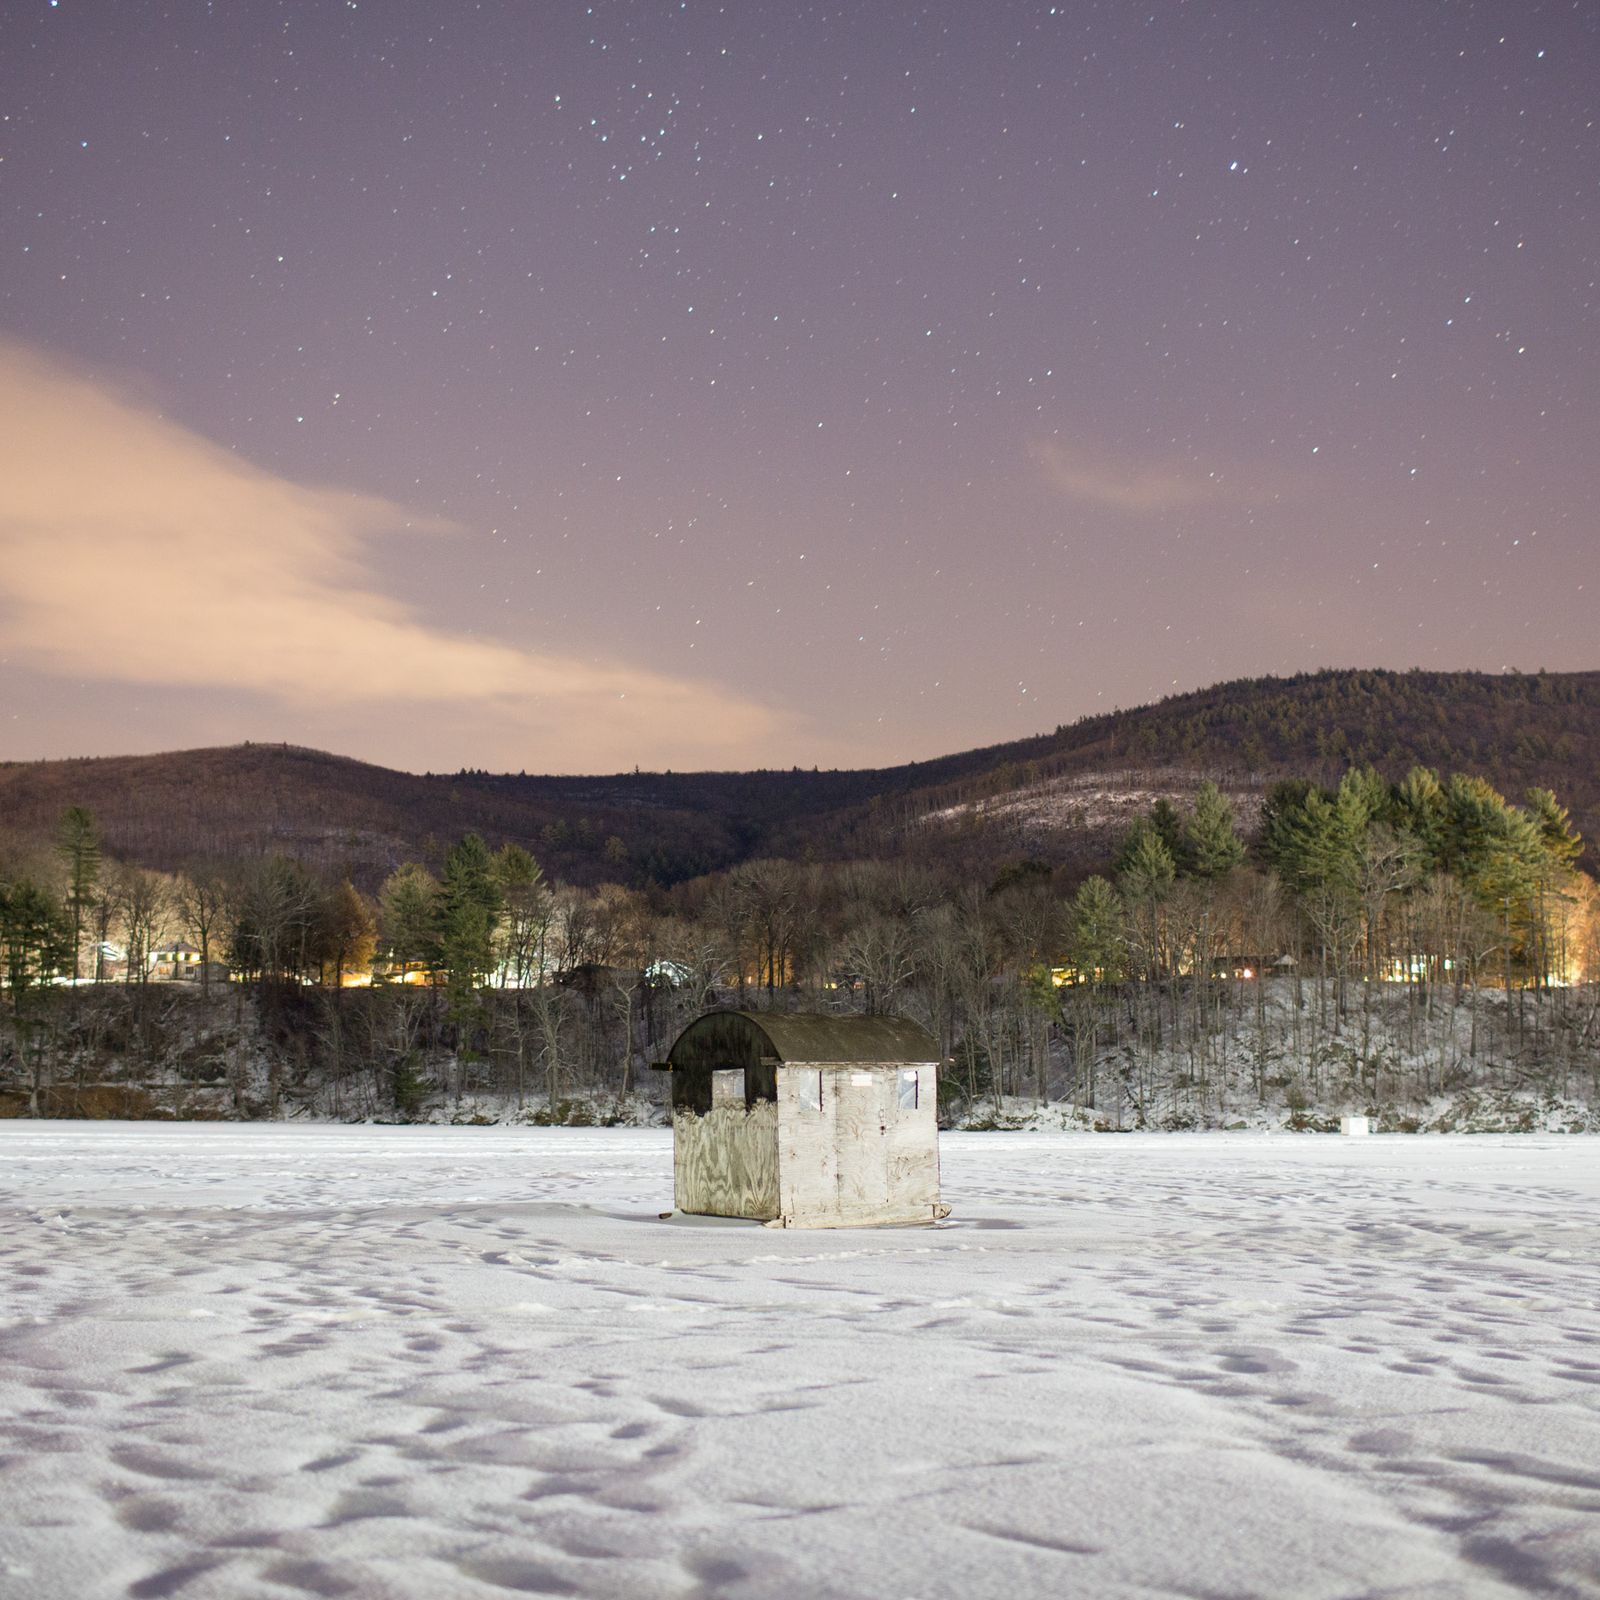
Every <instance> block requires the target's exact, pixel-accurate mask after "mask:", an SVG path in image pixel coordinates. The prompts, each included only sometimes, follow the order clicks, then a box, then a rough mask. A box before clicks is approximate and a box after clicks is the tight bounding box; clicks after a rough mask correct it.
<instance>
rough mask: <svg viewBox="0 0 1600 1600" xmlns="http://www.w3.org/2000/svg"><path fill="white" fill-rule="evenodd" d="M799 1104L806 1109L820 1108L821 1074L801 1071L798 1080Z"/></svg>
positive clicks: (815, 1109) (818, 1109)
mask: <svg viewBox="0 0 1600 1600" xmlns="http://www.w3.org/2000/svg"><path fill="white" fill-rule="evenodd" d="M799 1090H800V1104H801V1106H802V1107H803V1108H804V1109H805V1110H807V1111H820V1110H821V1109H822V1074H821V1073H820V1072H802V1073H801V1074H800V1082H799Z"/></svg>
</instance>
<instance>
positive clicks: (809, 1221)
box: [761, 1205, 950, 1228]
mask: <svg viewBox="0 0 1600 1600" xmlns="http://www.w3.org/2000/svg"><path fill="white" fill-rule="evenodd" d="M949 1215H950V1207H949V1206H945V1205H936V1206H930V1207H929V1208H928V1209H927V1210H926V1211H918V1212H915V1213H910V1214H907V1215H906V1216H902V1217H877V1216H874V1217H774V1218H773V1219H772V1220H771V1221H770V1222H763V1223H762V1224H761V1226H762V1227H763V1228H929V1227H932V1226H933V1224H934V1223H936V1222H942V1221H944V1219H945V1218H946V1217H948V1216H949Z"/></svg>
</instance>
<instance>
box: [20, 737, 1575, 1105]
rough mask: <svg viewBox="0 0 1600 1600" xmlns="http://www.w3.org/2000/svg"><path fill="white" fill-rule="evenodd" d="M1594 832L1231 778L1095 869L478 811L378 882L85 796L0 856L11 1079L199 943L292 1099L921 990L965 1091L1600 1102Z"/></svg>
mask: <svg viewBox="0 0 1600 1600" xmlns="http://www.w3.org/2000/svg"><path fill="white" fill-rule="evenodd" d="M1581 850H1582V841H1581V839H1580V838H1579V836H1578V833H1577V831H1576V829H1575V828H1574V827H1573V825H1572V822H1571V820H1570V818H1569V816H1568V814H1567V812H1566V810H1565V809H1564V808H1563V806H1562V805H1561V803H1560V802H1559V801H1558V800H1557V798H1556V797H1555V796H1554V795H1553V794H1551V793H1550V792H1549V791H1547V790H1542V789H1537V790H1533V791H1530V792H1529V793H1528V795H1527V796H1526V797H1525V799H1524V802H1523V803H1522V804H1512V803H1510V802H1508V801H1507V800H1506V799H1505V798H1504V797H1503V796H1502V795H1500V794H1499V793H1498V792H1497V791H1496V790H1495V789H1494V788H1492V787H1491V786H1490V785H1489V784H1488V783H1486V782H1485V781H1483V780H1482V779H1480V778H1474V777H1463V776H1457V777H1452V778H1450V779H1448V780H1447V781H1441V780H1440V779H1439V778H1438V777H1437V776H1436V775H1435V774H1434V773H1433V772H1431V771H1429V770H1427V769H1423V768H1416V769H1413V770H1412V771H1411V772H1410V773H1409V774H1408V775H1407V776H1406V777H1405V778H1404V779H1403V780H1402V781H1400V782H1398V783H1393V784H1391V783H1386V782H1385V781H1383V780H1382V779H1381V778H1379V777H1378V776H1377V774H1376V773H1374V772H1373V771H1372V770H1371V769H1370V768H1352V769H1350V770H1348V771H1347V772H1346V773H1345V774H1344V776H1343V777H1342V779H1340V781H1338V782H1337V783H1335V784H1333V785H1331V786H1328V787H1322V786H1318V785H1315V784H1312V783H1309V782H1303V781H1301V782H1290V783H1281V784H1279V785H1278V786H1277V787H1276V788H1274V789H1273V790H1272V792H1271V794H1270V795H1269V797H1268V800H1267V803H1266V807H1265V811H1264V814H1263V823H1262V828H1261V832H1260V835H1259V837H1258V838H1257V839H1256V840H1255V841H1254V842H1253V844H1250V843H1247V841H1246V840H1245V839H1244V838H1243V837H1242V836H1241V833H1240V830H1239V828H1238V825H1237V822H1236V819H1235V817H1234V815H1233V812H1232V808H1231V805H1230V803H1229V801H1228V800H1227V798H1226V797H1225V796H1224V795H1223V794H1222V793H1221V792H1220V791H1219V790H1218V789H1217V787H1216V786H1215V785H1214V784H1209V783H1207V784H1203V785H1202V786H1201V787H1200V788H1199V790H1198V791H1197V792H1196V793H1195V794H1194V795H1193V797H1192V800H1190V801H1189V802H1188V803H1186V804H1185V805H1183V806H1182V807H1181V808H1180V807H1179V806H1178V805H1174V804H1173V803H1172V802H1171V801H1169V800H1161V801H1158V802H1157V803H1156V804H1155V805H1154V807H1153V808H1152V810H1151V811H1150V813H1149V814H1148V815H1147V816H1145V817H1142V818H1140V819H1139V821H1138V822H1137V823H1136V824H1135V825H1134V826H1133V827H1132V829H1131V830H1129V832H1128V834H1127V836H1126V837H1125V838H1124V839H1123V840H1122V841H1121V843H1120V846H1119V848H1118V850H1117V851H1116V853H1115V856H1114V858H1113V859H1111V860H1110V861H1108V862H1106V863H1105V864H1104V870H1102V871H1101V872H1099V873H1097V874H1093V875H1091V876H1088V877H1083V876H1082V875H1081V873H1074V872H1073V871H1072V870H1070V869H1068V868H1066V867H1064V866H1062V865H1061V864H1060V863H1059V862H1056V861H1050V860H1045V859H1037V858H1029V857H1022V858H1018V859H1015V860H1013V861H1011V862H1009V863H1006V864H1005V865H1004V866H1003V867H1002V868H1001V869H1000V870H998V871H992V872H991V871H988V870H985V871H984V872H983V874H982V876H981V877H980V876H977V875H975V874H973V873H972V872H970V871H969V872H963V871H962V870H960V869H959V868H957V867H954V866H951V865H949V864H940V863H930V862H914V861H907V860H893V861H875V860H864V861H855V862H844V863H814V862H813V863H808V862H802V861H794V860H788V859H775V858H774V859H762V860H754V861H748V862H745V863H742V864H741V865H739V866H736V867H734V868H732V869H731V870H728V871H726V872H721V873H715V874H710V875H705V876H702V877H699V878H697V879H695V880H693V881H690V882H686V883H681V884H678V885H676V886H674V887H672V888H670V889H668V888H661V887H627V886H624V885H622V884H609V885H602V886H600V887H599V888H592V889H591V888H583V887H578V886H574V885H570V884H560V883H555V882H552V881H550V880H549V879H548V878H547V877H546V876H545V874H544V872H543V871H541V868H540V865H539V863H538V862H537V861H536V860H535V858H534V857H533V856H532V855H531V854H530V853H529V852H528V851H526V850H525V849H523V848H521V847H520V846H518V845H516V844H505V845H503V846H502V847H501V848H499V849H497V850H492V849H490V848H489V847H488V846H487V845H486V844H485V843H484V841H483V840H482V839H481V838H479V837H478V836H477V835H475V834H469V835H467V836H465V837H463V838H461V839H459V840H458V841H457V842H456V843H455V844H454V845H452V846H451V847H450V848H449V849H448V850H447V851H445V852H443V854H442V857H441V858H440V859H439V860H437V861H436V863H434V866H433V867H430V866H428V865H426V864H424V863H421V862H408V863H406V864H404V865H402V866H401V867H399V868H398V869H397V870H395V871H394V872H392V873H391V874H390V875H389V877H388V878H387V880H386V881H385V882H384V883H383V884H382V886H381V889H380V890H379V892H378V893H377V894H376V895H370V896H369V895H368V894H366V893H363V892H362V890H361V889H359V888H358V887H357V886H356V885H355V884H354V883H353V882H351V881H350V879H349V878H347V877H344V876H342V875H337V874H335V875H323V874H319V873H317V872H315V871H313V870H312V869H310V868H308V867H307V866H305V865H304V864H302V863H300V862H298V861H296V860H294V859H292V858H289V857H284V856H271V855H267V856H255V857H252V858H247V859H239V860H224V861H216V860H211V861H202V862H195V863H193V864H191V866H190V867H189V868H188V869H187V870H185V871H183V872H180V873H173V874H163V873H157V872H153V871H150V870H147V869H144V868H140V867H136V866H130V865H128V864H127V863H121V862H116V861H113V860H111V859H110V858H109V857H107V856H106V855H105V853H104V852H103V850H102V849H101V845H100V841H99V836H98V830H97V828H96V826H95V820H94V818H93V817H92V816H91V815H90V814H89V813H88V812H87V811H86V810H84V809H83V808H79V807H74V808H69V809H68V810H67V811H66V812H65V813H64V814H63V815H62V817H61V819H60V823H59V826H58V828H57V831H56V835H55V839H54V842H53V846H52V848H51V849H49V850H45V851H38V850H36V851H33V852H31V853H30V852H27V851H18V850H12V851H11V853H10V854H9V855H8V856H6V857H4V858H3V859H0V953H3V956H4V981H5V984H6V988H7V998H8V1001H9V1004H8V1007H7V1014H8V1023H7V1027H8V1034H7V1037H6V1038H5V1040H4V1041H3V1042H0V1074H9V1075H10V1076H11V1078H12V1079H13V1080H15V1081H20V1082H23V1083H25V1084H27V1085H28V1087H29V1093H30V1103H32V1104H34V1105H38V1104H39V1103H40V1101H39V1095H40V1092H41V1090H42V1089H44V1088H46V1087H48V1084H49V1083H50V1081H51V1080H52V1075H60V1074H63V1073H65V1074H70V1075H75V1076H76V1078H77V1079H78V1080H80V1081H81V1080H83V1079H84V1074H85V1072H86V1071H87V1070H88V1069H87V1068H86V1067H85V1064H84V1061H83V1059H82V1052H83V1050H84V1049H87V1048H88V1046H86V1045H85V1044H84V1042H83V1041H84V1038H85V1035H84V1033H83V1030H82V1028H81V1027H79V1026H78V1025H77V1023H75V1020H74V1018H75V1012H74V1006H75V1005H78V1006H79V1009H80V1010H81V1003H82V1001H83V996H84V991H85V989H90V990H94V989H100V990H103V989H104V987H105V986H106V985H107V984H109V983H112V982H115V983H117V984H120V985H122V986H123V987H124V989H125V990H126V991H127V992H128V993H129V994H130V995H131V996H138V995H140V994H141V993H143V992H145V991H151V990H158V989H159V990H165V989H166V987H167V986H165V985H163V984H162V983H161V982H160V981H158V979H157V977H156V972H157V971H158V970H162V969H161V968H160V967H159V965H158V964H157V963H156V962H155V960H154V958H156V957H157V956H166V957H171V956H173V953H174V952H173V949H172V946H173V944H174V941H177V940H180V939H181V940H182V941H184V942H185V943H186V944H188V945H189V946H191V947H192V948H191V949H190V950H189V951H187V952H179V953H178V955H179V959H177V960H168V961H167V962H166V964H165V970H166V971H170V972H173V973H180V974H181V973H188V972H192V973H193V979H192V981H191V982H190V983H188V984H185V985H184V987H185V988H191V989H193V990H194V991H195V992H197V993H201V994H204V993H206V992H208V991H210V990H211V989H212V988H213V986H215V985H225V990H224V992H225V994H226V995H227V996H228V997H229V999H230V1001H231V1002H232V1004H233V1007H234V1011H235V1024H234V1028H235V1032H234V1035H233V1038H234V1043H233V1044H232V1045H230V1046H228V1049H229V1050H230V1051H231V1052H232V1054H231V1056H230V1060H234V1061H236V1062H237V1061H238V1060H242V1054H241V1051H242V1046H240V1045H239V1043H238V1041H239V1040H240V1039H241V1038H242V1037H243V1033H242V1032H241V1031H240V1030H241V1029H242V1027H243V1023H242V1022H241V1021H239V1018H240V1017H241V1016H242V1008H243V1007H245V1006H246V1005H248V1006H250V1007H252V1008H253V1015H254V1018H255V1021H254V1022H253V1023H252V1028H253V1029H254V1031H253V1033H252V1034H251V1037H252V1038H259V1039H263V1040H266V1041H267V1043H266V1045H265V1046H263V1048H265V1049H266V1050H267V1051H268V1054H269V1055H270V1056H271V1057H272V1059H271V1060H269V1061H268V1062H267V1064H266V1068H265V1070H266V1073H267V1077H268V1079H269V1080H270V1085H271V1093H270V1100H271V1104H272V1106H273V1107H277V1106H279V1105H280V1103H281V1101H282V1098H283V1097H284V1096H285V1095H287V1096H289V1097H290V1098H296V1097H298V1099H299V1100H300V1102H301V1103H304V1104H314V1105H316V1106H317V1107H319V1108H320V1109H322V1110H325V1111H331V1112H333V1113H334V1114H369V1115H370V1114H377V1113H378V1112H380V1111H382V1110H383V1109H385V1108H388V1109H390V1110H394V1111H399V1112H401V1113H407V1112H411V1111H414V1110H416V1109H417V1108H418V1106H420V1105H421V1104H422V1103H423V1101H424V1100H426V1099H427V1098H428V1097H429V1096H430V1095H432V1096H438V1095H441V1094H443V1095H447V1096H449V1097H450V1098H452V1099H454V1100H462V1101H464V1100H466V1099H469V1098H470V1097H472V1096H474V1095H477V1094H493V1095H500V1096H510V1097H515V1098H517V1099H519V1100H520V1099H522V1098H523V1097H524V1096H527V1095H530V1094H534V1093H538V1094H540V1095H542V1096H544V1097H546V1098H547V1099H548V1100H550V1101H551V1102H555V1101H558V1100H560V1099H561V1098H563V1097H570V1096H575V1095H577V1096H584V1095H589V1096H592V1095H595V1094H604V1095H615V1094H626V1093H628V1092H630V1091H633V1090H635V1089H636V1088H638V1087H639V1086H640V1085H641V1083H642V1082H644V1081H646V1080H645V1078H644V1069H645V1068H647V1067H648V1065H649V1064H650V1063H651V1062H653V1061H656V1060H659V1059H661V1058H662V1057H663V1056H664V1055H665V1053H666V1050H667V1049H668V1047H669V1046H670V1044H671V1042H672V1039H673V1037H675V1035H676V1033H677V1031H678V1030H679V1029H680V1028H681V1027H682V1026H683V1025H684V1023H686V1022H687V1021H688V1020H689V1019H690V1018H691V1017H692V1016H694V1015H695V1014H697V1013H698V1012H699V1011H700V1010H702V1009H704V1008H705V1007H706V1006H708V1005H711V1004H716V1003H734V1004H740V1005H745V1006H754V1007H758V1008H771V1007H781V1008H793V1009H825V1010H826V1009H837V1010H862V1011H869V1012H870V1011H879V1010H895V1011H899V1012H904V1013H906V1014H909V1015H912V1016H915V1017H917V1018H919V1019H920V1020H922V1021H923V1022H925V1023H926V1024H927V1025H928V1026H929V1027H930V1029H931V1030H932V1031H933V1032H934V1034H935V1036H936V1037H937V1039H938V1040H939V1043H940V1047H941V1050H942V1051H943V1052H944V1053H945V1055H946V1056H947V1057H948V1060H949V1065H948V1067H947V1069H946V1079H945V1082H944V1085H943V1098H944V1100H945V1102H946V1104H948V1105H952V1106H957V1105H963V1104H964V1105H966V1106H967V1107H969V1108H970V1107H973V1106H977V1105H981V1104H985V1103H991V1102H992V1103H994V1104H996V1105H998V1104H999V1103H1000V1102H1002V1101H1003V1100H1004V1099H1005V1098H1006V1097H1013V1096H1019V1095H1020V1096H1027V1097H1030V1098H1033V1099H1035V1100H1039V1101H1044V1100H1066V1101H1069V1102H1071V1103H1073V1104H1075V1105H1081V1106H1084V1107H1088V1108H1091V1109H1092V1110H1093V1111H1094V1112H1095V1113H1096V1114H1097V1115H1101V1116H1103V1117H1104V1119H1105V1120H1108V1121H1110V1122H1113V1123H1116V1124H1119V1125H1141V1124H1142V1125H1168V1126H1173V1125H1185V1124H1188V1123H1193V1122H1218V1121H1226V1120H1227V1119H1228V1118H1229V1117H1230V1115H1235V1114H1238V1113H1240V1112H1242V1111H1243V1110H1244V1109H1246V1108H1248V1107H1250V1106H1261V1105H1266V1104H1270V1103H1275V1102H1282V1103H1284V1104H1288V1105H1290V1106H1293V1105H1295V1104H1296V1103H1298V1104H1300V1105H1302V1106H1309V1105H1313V1104H1330V1103H1332V1101H1334V1100H1339V1101H1341V1102H1355V1101H1359V1102H1361V1103H1362V1104H1388V1103H1395V1104H1399V1103H1407V1104H1410V1103H1420V1102H1422V1101H1425V1100H1426V1099H1428V1098H1429V1097H1430V1096H1433V1095H1436V1094H1439V1093H1442V1092H1451V1091H1453V1090H1457V1089H1461V1088H1465V1087H1474V1086H1489V1087H1495V1088H1520V1089H1534V1090H1538V1091H1541V1092H1547V1093H1552V1094H1576V1093H1582V1094H1587V1095H1591V1096H1594V1097H1595V1098H1597V1099H1600V1082H1597V1073H1600V1035H1597V1022H1596V1016H1597V1010H1600V985H1597V982H1596V975H1597V973H1600V950H1597V948H1596V946H1597V939H1600V919H1597V916H1596V893H1595V886H1594V884H1593V883H1592V882H1591V880H1590V879H1588V878H1587V877H1586V876H1585V875H1583V874H1582V873H1581V872H1579V871H1577V870H1576V867H1575V863H1576V861H1577V860H1578V857H1579V855H1580V853H1581ZM618 865H619V866H620V865H622V863H621V862H620V861H619V863H618ZM435 869H436V870H435ZM74 977H75V978H76V979H77V983H76V985H74V984H71V983H67V982H65V981H64V980H67V979H71V978H74ZM352 983H356V984H360V985H362V986H372V987H373V988H374V989H375V990H376V991H377V992H371V993H357V992H355V991H354V990H352V988H351V987H349V986H350V985H351V984H352ZM219 1048H221V1047H220V1046H219ZM74 1051H78V1052H79V1054H78V1056H77V1057H74V1056H73V1052H74ZM230 1070H232V1069H230ZM242 1070H243V1069H242V1068H241V1069H239V1071H240V1072H241V1073H242ZM237 1081H238V1085H239V1087H238V1091H237V1094H238V1097H239V1098H240V1099H241V1102H242V1100H243V1099H244V1098H246V1096H245V1088H244V1077H243V1076H239V1077H238V1080H237Z"/></svg>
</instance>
